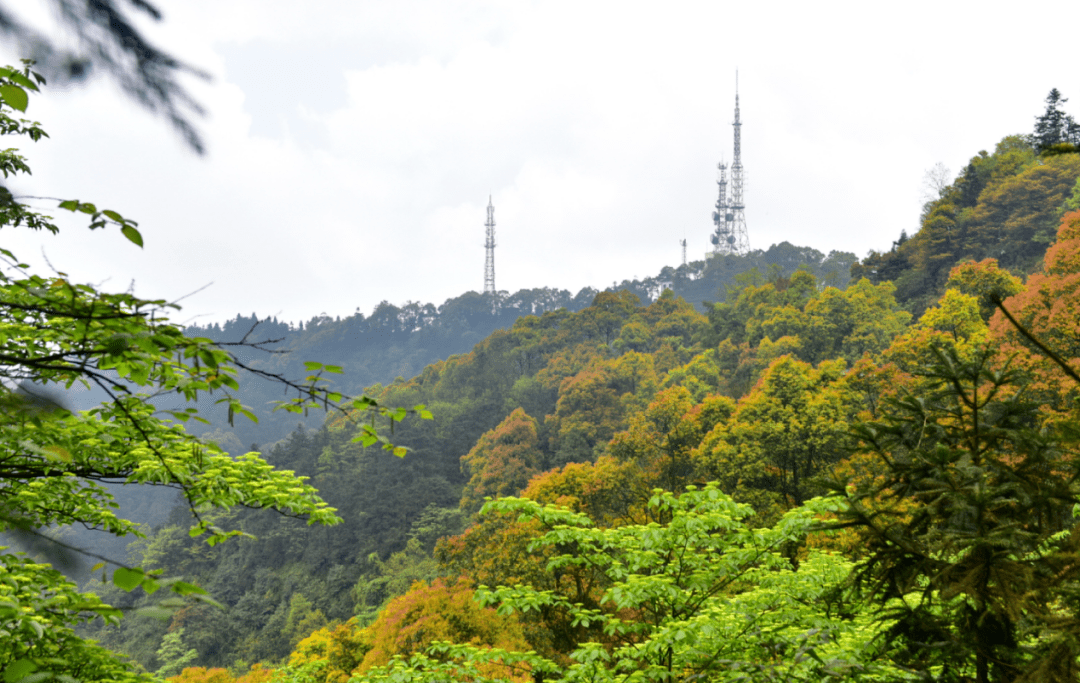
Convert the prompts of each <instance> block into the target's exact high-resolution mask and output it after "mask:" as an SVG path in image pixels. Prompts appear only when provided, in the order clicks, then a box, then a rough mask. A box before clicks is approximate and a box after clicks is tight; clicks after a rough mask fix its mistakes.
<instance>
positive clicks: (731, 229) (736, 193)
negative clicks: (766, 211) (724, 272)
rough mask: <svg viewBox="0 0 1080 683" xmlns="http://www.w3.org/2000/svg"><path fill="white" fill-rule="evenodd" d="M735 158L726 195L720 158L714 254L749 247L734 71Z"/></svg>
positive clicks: (724, 176) (736, 79)
mask: <svg viewBox="0 0 1080 683" xmlns="http://www.w3.org/2000/svg"><path fill="white" fill-rule="evenodd" d="M731 125H732V126H733V127H734V128H735V161H733V162H732V164H731V194H730V196H729V195H728V187H727V166H725V165H724V163H723V162H720V165H719V166H718V168H719V169H720V178H719V180H717V181H716V184H717V185H719V186H720V198H719V199H718V200H717V202H716V211H714V212H713V223H715V224H716V230H715V231H714V232H713V235H712V243H713V254H740V255H741V254H745V253H747V252H748V251H750V239H749V238H748V237H747V233H746V205H745V203H744V202H743V165H742V120H741V119H740V118H739V74H738V72H736V73H735V121H734V122H733V123H732V124H731Z"/></svg>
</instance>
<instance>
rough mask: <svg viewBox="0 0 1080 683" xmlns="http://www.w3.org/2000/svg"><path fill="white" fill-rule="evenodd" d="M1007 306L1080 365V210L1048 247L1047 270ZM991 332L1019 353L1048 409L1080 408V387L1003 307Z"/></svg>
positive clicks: (1006, 348)
mask: <svg viewBox="0 0 1080 683" xmlns="http://www.w3.org/2000/svg"><path fill="white" fill-rule="evenodd" d="M1003 305H1004V307H1005V309H1006V310H1008V311H1009V312H1010V313H1011V315H1012V316H1013V317H1014V318H1015V319H1016V320H1017V322H1018V323H1019V324H1020V325H1022V326H1023V327H1024V328H1025V329H1027V330H1028V331H1029V332H1030V333H1031V334H1032V335H1034V336H1035V337H1036V338H1037V339H1038V340H1039V341H1040V342H1041V343H1042V344H1044V345H1046V346H1047V347H1048V348H1049V349H1051V350H1052V351H1054V352H1055V353H1056V354H1057V355H1058V356H1060V357H1061V358H1063V359H1065V360H1066V361H1067V362H1068V363H1069V364H1070V365H1071V367H1072V368H1073V369H1074V370H1080V361H1078V360H1077V359H1078V358H1080V343H1078V342H1077V339H1078V335H1077V321H1078V320H1080V211H1074V212H1071V213H1067V214H1065V215H1064V216H1063V217H1062V219H1061V226H1060V227H1059V229H1058V234H1057V241H1056V242H1055V243H1054V245H1053V246H1052V247H1050V249H1049V250H1047V252H1046V256H1045V258H1044V265H1043V270H1042V272H1041V273H1034V274H1032V275H1031V276H1030V277H1029V278H1028V281H1027V283H1026V284H1025V286H1024V289H1023V291H1021V292H1019V293H1017V294H1015V295H1014V296H1012V297H1009V298H1007V299H1005V300H1004V303H1003ZM990 335H991V338H992V339H993V340H994V341H995V343H997V344H1000V345H1001V347H1002V351H1003V352H1005V353H1010V354H1015V363H1016V364H1017V366H1018V367H1021V368H1024V369H1025V370H1026V371H1027V372H1029V373H1031V375H1032V378H1033V385H1032V387H1031V388H1032V390H1033V391H1034V392H1035V395H1036V396H1038V397H1039V400H1041V401H1042V402H1043V403H1044V405H1045V406H1046V407H1047V408H1048V409H1052V410H1054V411H1066V412H1067V411H1069V410H1070V409H1072V410H1075V405H1076V398H1077V397H1078V396H1080V388H1078V387H1077V386H1076V384H1075V383H1074V382H1072V381H1071V380H1069V378H1067V377H1066V376H1065V375H1064V373H1062V372H1061V371H1060V369H1059V368H1057V367H1055V366H1054V365H1053V363H1051V362H1050V361H1049V360H1048V359H1047V358H1046V355H1045V354H1044V352H1042V351H1041V350H1040V349H1038V348H1037V347H1036V346H1035V344H1034V343H1033V342H1032V341H1031V340H1030V339H1028V338H1026V337H1025V336H1024V335H1023V334H1022V333H1020V332H1019V331H1018V330H1017V329H1016V327H1015V326H1014V325H1013V324H1012V323H1011V322H1010V321H1009V320H1008V319H1007V318H1006V317H1005V316H1004V314H1003V313H1002V312H1001V311H998V312H996V313H995V315H994V317H993V318H992V319H991V321H990Z"/></svg>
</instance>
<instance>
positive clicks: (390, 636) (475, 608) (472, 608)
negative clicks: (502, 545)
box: [357, 579, 528, 675]
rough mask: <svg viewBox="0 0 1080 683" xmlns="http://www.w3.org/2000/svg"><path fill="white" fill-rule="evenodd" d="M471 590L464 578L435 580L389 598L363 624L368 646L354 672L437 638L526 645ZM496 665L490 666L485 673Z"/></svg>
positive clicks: (509, 620)
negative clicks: (368, 639)
mask: <svg viewBox="0 0 1080 683" xmlns="http://www.w3.org/2000/svg"><path fill="white" fill-rule="evenodd" d="M473 595H474V593H473V589H472V588H471V587H470V586H469V585H468V583H467V582H465V581H456V582H453V581H447V580H445V579H436V580H435V581H434V582H433V583H431V584H430V585H429V584H424V583H418V584H416V585H415V586H413V588H412V589H411V590H410V591H409V592H408V593H406V594H405V595H402V596H400V597H397V598H394V599H393V600H391V601H390V604H389V605H388V606H387V608H386V609H385V610H384V611H383V612H382V613H381V614H380V615H379V617H378V619H376V620H375V622H374V623H372V624H371V626H369V627H367V629H366V630H367V631H368V632H369V634H370V638H371V640H370V643H371V649H370V650H369V651H368V652H367V654H366V655H364V659H363V660H362V661H361V662H360V665H359V666H358V667H357V671H358V672H360V673H362V672H365V671H368V670H369V669H371V668H373V667H378V666H385V665H386V664H387V663H388V662H389V661H390V658H391V657H393V656H395V655H406V656H407V655H410V654H412V653H414V652H422V651H424V650H425V649H426V648H427V647H429V646H430V645H431V644H432V643H435V642H438V641H445V642H457V643H470V644H472V645H473V646H477V647H489V648H498V649H504V650H518V649H527V648H528V645H527V644H526V642H525V638H524V635H523V633H522V630H521V627H520V626H519V625H518V624H517V621H516V620H515V619H514V618H513V617H509V616H503V615H500V614H497V613H496V611H495V610H494V609H492V608H490V607H483V606H481V605H480V604H479V603H477V602H476V601H475V600H474V599H473ZM501 668H502V667H498V666H497V665H496V666H493V667H492V669H493V671H492V672H491V673H492V674H493V675H494V674H496V672H498V671H499V670H500V669H501Z"/></svg>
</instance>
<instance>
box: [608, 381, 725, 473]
mask: <svg viewBox="0 0 1080 683" xmlns="http://www.w3.org/2000/svg"><path fill="white" fill-rule="evenodd" d="M734 411H735V402H734V401H732V400H731V399H729V398H727V397H724V396H710V397H707V398H706V399H705V400H704V402H702V403H700V404H697V405H694V402H693V399H692V397H691V394H690V391H689V390H687V389H685V388H683V387H672V388H670V389H665V390H663V391H661V392H660V393H659V394H657V396H656V398H655V399H654V400H653V402H652V403H650V404H649V406H648V408H646V409H645V410H644V411H642V412H641V413H638V414H637V415H635V416H633V417H632V418H631V419H630V425H629V427H628V428H627V430H625V431H622V432H619V433H618V434H616V435H615V437H614V438H613V439H612V440H611V444H610V446H609V447H608V452H609V453H611V455H612V456H613V457H615V458H616V459H617V460H620V461H624V462H632V463H634V464H635V465H636V466H637V467H638V468H639V469H640V470H641V472H642V475H643V476H642V479H643V483H644V484H645V489H646V490H652V489H655V488H662V489H664V490H666V491H676V490H680V489H684V488H685V487H686V486H687V485H688V484H690V483H692V482H693V481H694V480H695V479H696V478H698V476H700V475H699V474H698V473H696V472H695V471H694V462H693V459H692V457H691V453H692V452H693V450H694V449H695V448H697V447H698V446H699V445H700V444H701V441H702V439H703V438H704V437H705V435H706V434H708V433H709V432H710V431H712V430H713V428H714V427H715V426H716V425H717V424H719V423H721V422H725V421H727V420H728V419H729V418H730V417H731V415H732V413H733V412H734Z"/></svg>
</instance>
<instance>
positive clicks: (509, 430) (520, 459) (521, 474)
mask: <svg viewBox="0 0 1080 683" xmlns="http://www.w3.org/2000/svg"><path fill="white" fill-rule="evenodd" d="M542 460H543V454H542V453H541V452H540V443H539V440H538V439H537V423H536V420H534V419H533V418H531V417H529V416H528V415H526V414H525V411H524V410H522V409H521V408H518V409H516V410H514V412H512V413H510V414H509V415H508V416H507V417H506V419H505V420H503V421H502V422H501V423H499V426H498V427H496V428H495V429H493V430H491V431H489V432H487V433H485V434H484V435H483V436H481V437H480V440H479V441H477V442H476V445H475V446H473V448H472V450H471V451H469V453H468V454H467V455H464V456H462V458H461V469H462V471H463V472H466V473H467V474H469V475H471V476H470V478H469V481H468V483H467V484H465V489H464V491H462V494H461V509H462V510H464V511H466V512H468V513H473V512H476V511H477V510H479V509H480V506H481V505H483V504H484V498H486V497H489V496H490V497H496V498H498V497H503V496H510V495H515V494H517V493H518V492H520V491H521V490H522V489H523V488H525V485H526V484H527V483H528V482H529V479H531V478H532V477H533V476H534V475H536V474H538V473H539V472H540V471H541V468H542Z"/></svg>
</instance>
